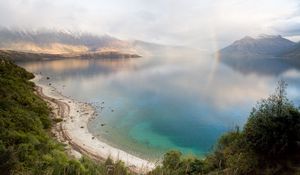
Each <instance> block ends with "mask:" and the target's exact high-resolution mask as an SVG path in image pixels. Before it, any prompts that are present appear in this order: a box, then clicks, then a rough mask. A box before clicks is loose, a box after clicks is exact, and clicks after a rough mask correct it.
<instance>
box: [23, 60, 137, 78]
mask: <svg viewBox="0 0 300 175" xmlns="http://www.w3.org/2000/svg"><path fill="white" fill-rule="evenodd" d="M131 63H132V62H131V61H130V60H128V59H117V60H115V59H63V60H49V61H36V62H22V63H19V65H21V66H22V67H25V68H26V69H28V70H31V71H33V72H35V73H39V72H45V73H46V74H55V73H56V74H57V73H59V74H60V75H61V77H60V78H62V79H67V78H69V77H74V76H75V75H76V76H80V77H83V78H86V77H92V76H96V75H100V74H101V75H104V76H105V75H109V74H111V73H114V72H118V71H122V70H132V69H134V65H132V64H131Z"/></svg>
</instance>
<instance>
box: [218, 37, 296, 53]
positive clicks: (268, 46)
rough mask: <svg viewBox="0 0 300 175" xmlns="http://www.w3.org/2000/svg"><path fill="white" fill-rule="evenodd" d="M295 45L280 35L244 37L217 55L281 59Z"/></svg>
mask: <svg viewBox="0 0 300 175" xmlns="http://www.w3.org/2000/svg"><path fill="white" fill-rule="evenodd" d="M296 44H297V43H295V42H293V41H290V40H288V39H286V38H283V37H282V36H281V35H260V36H259V37H258V38H253V37H250V36H246V37H244V38H242V39H240V40H237V41H234V42H233V43H232V44H231V45H229V46H227V47H225V48H223V49H221V50H220V51H219V53H220V55H221V57H232V58H240V57H247V58H250V57H252V58H260V57H265V58H274V57H282V56H283V54H285V53H287V52H288V51H289V50H290V49H291V48H293V47H294V46H295V45H296Z"/></svg>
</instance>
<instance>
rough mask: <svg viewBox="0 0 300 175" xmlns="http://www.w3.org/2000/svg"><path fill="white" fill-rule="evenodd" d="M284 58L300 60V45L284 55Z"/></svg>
mask: <svg viewBox="0 0 300 175" xmlns="http://www.w3.org/2000/svg"><path fill="white" fill-rule="evenodd" d="M283 56H284V57H286V58H291V59H300V43H297V44H296V45H295V46H294V47H293V48H291V49H290V50H289V51H288V52H286V53H285V54H283Z"/></svg>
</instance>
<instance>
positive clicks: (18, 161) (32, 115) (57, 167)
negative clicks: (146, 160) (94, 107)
mask: <svg viewBox="0 0 300 175" xmlns="http://www.w3.org/2000/svg"><path fill="white" fill-rule="evenodd" d="M33 77H34V75H33V74H31V73H28V72H26V71H25V70H24V69H23V68H20V67H18V66H16V65H14V64H13V63H12V62H10V61H8V60H7V59H6V58H3V56H1V58H0V84H1V86H0V131H1V132H0V174H1V175H8V174H18V175H31V174H36V175H41V174H43V175H47V174H53V175H60V174H63V175H74V174H76V175H79V174H80V175H81V174H82V175H98V174H101V175H105V174H115V175H119V174H129V173H128V170H127V168H125V167H124V164H123V163H122V162H116V163H113V162H112V161H111V160H110V159H108V160H107V161H106V163H105V164H98V163H96V162H94V161H92V160H90V159H88V158H85V157H83V158H81V159H80V160H76V159H73V158H71V157H69V156H68V155H66V153H65V152H64V147H63V145H62V144H59V143H57V142H56V141H55V140H54V139H53V138H51V137H50V136H49V135H50V133H49V128H50V127H51V124H52V122H53V121H52V120H51V118H50V117H49V115H50V110H49V108H48V107H47V105H46V103H45V102H44V101H43V100H42V99H41V98H40V97H38V96H37V95H36V94H35V93H34V84H33V83H32V82H30V81H28V80H29V79H31V78H33ZM107 167H113V168H110V169H111V170H112V171H109V173H107Z"/></svg>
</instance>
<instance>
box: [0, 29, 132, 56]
mask: <svg viewBox="0 0 300 175" xmlns="http://www.w3.org/2000/svg"><path fill="white" fill-rule="evenodd" d="M0 49H2V50H15V51H23V52H33V53H49V54H65V53H81V52H105V51H115V52H126V53H134V51H135V50H134V49H133V48H132V47H131V43H130V42H127V41H123V40H119V39H117V38H114V37H111V36H108V35H104V36H96V35H92V34H89V33H72V32H66V31H22V30H10V29H6V28H3V29H0Z"/></svg>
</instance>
